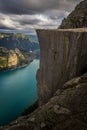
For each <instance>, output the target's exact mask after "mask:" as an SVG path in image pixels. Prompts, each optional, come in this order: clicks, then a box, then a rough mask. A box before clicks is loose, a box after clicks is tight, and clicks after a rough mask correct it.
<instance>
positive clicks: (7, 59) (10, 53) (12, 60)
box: [0, 47, 25, 71]
mask: <svg viewBox="0 0 87 130" xmlns="http://www.w3.org/2000/svg"><path fill="white" fill-rule="evenodd" d="M24 60H25V57H24V55H23V54H22V53H21V51H20V50H19V49H18V48H16V49H15V50H7V49H6V48H4V47H0V70H1V71H3V70H7V69H10V68H12V69H13V68H14V67H17V66H20V65H21V64H22V62H24Z"/></svg>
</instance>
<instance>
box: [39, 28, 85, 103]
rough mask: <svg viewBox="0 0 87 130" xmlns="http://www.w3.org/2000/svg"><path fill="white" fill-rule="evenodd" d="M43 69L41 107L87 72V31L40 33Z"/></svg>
mask: <svg viewBox="0 0 87 130" xmlns="http://www.w3.org/2000/svg"><path fill="white" fill-rule="evenodd" d="M37 34H38V38H39V42H40V69H39V70H38V73H37V81H38V94H39V104H40V105H42V104H44V103H46V102H48V100H49V99H50V98H51V97H52V96H53V95H54V93H55V92H56V91H57V89H59V88H62V86H63V84H64V83H65V82H66V81H68V80H70V79H72V78H73V77H76V76H80V75H82V74H83V73H85V72H86V71H87V28H82V29H60V30H37Z"/></svg>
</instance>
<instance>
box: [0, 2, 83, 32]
mask: <svg viewBox="0 0 87 130" xmlns="http://www.w3.org/2000/svg"><path fill="white" fill-rule="evenodd" d="M80 1H82V0H0V31H4V32H22V33H34V29H37V28H48V29H56V28H57V27H58V26H59V25H60V23H61V20H62V19H63V18H64V17H67V15H68V14H69V13H70V12H71V11H72V10H73V9H74V8H75V6H76V5H77V4H78V3H79V2H80Z"/></svg>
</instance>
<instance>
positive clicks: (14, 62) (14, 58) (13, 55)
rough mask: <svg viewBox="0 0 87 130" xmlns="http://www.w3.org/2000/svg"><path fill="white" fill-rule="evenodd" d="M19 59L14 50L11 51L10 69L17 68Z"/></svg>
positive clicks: (9, 57)
mask: <svg viewBox="0 0 87 130" xmlns="http://www.w3.org/2000/svg"><path fill="white" fill-rule="evenodd" d="M17 64H18V58H17V55H16V53H15V51H14V50H10V51H9V56H8V67H12V66H17Z"/></svg>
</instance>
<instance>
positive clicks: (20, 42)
mask: <svg viewBox="0 0 87 130" xmlns="http://www.w3.org/2000/svg"><path fill="white" fill-rule="evenodd" d="M34 37H36V36H34ZM0 46H2V47H5V48H7V49H9V50H10V49H13V50H14V49H15V48H18V49H20V50H22V51H34V50H37V49H39V44H38V42H37V41H35V38H34V39H33V37H31V36H28V35H24V34H6V33H0Z"/></svg>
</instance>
